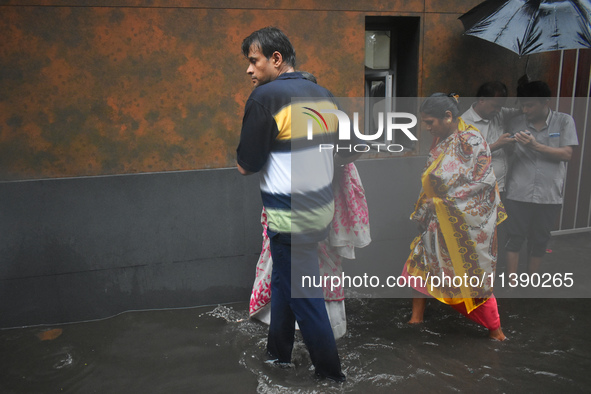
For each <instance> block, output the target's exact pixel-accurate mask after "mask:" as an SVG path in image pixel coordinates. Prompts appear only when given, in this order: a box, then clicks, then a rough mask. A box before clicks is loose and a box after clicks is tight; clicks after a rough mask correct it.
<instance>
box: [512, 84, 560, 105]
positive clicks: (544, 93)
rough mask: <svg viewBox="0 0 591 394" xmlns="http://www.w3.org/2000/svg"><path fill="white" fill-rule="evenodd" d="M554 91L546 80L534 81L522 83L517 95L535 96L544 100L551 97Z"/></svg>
mask: <svg viewBox="0 0 591 394" xmlns="http://www.w3.org/2000/svg"><path fill="white" fill-rule="evenodd" d="M551 96H552V91H551V90H550V87H549V86H548V84H547V83H546V82H542V81H533V82H528V83H525V84H523V85H520V86H519V87H518V88H517V97H534V98H540V99H542V101H545V100H546V99H548V98H550V97H551Z"/></svg>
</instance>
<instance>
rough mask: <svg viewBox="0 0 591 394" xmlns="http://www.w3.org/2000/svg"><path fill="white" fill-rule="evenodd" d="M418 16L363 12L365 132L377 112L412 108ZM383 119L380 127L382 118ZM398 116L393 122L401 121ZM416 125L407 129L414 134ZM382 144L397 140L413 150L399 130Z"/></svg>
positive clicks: (412, 143)
mask: <svg viewBox="0 0 591 394" xmlns="http://www.w3.org/2000/svg"><path fill="white" fill-rule="evenodd" d="M419 31H420V18H419V17H384V16H367V17H366V18H365V97H366V104H365V117H364V119H365V122H364V123H365V134H375V133H376V131H377V130H378V128H379V114H380V112H381V113H383V114H386V113H388V112H410V113H415V112H416V105H417V102H416V97H417V95H418V77H419V72H418V70H419ZM383 121H384V123H383V124H384V129H385V123H386V119H385V118H384V119H383ZM405 122H408V119H407V120H404V119H400V121H399V122H398V121H397V123H405ZM416 128H417V126H415V127H414V128H412V129H411V131H412V132H413V133H414V134H415V135H416ZM379 142H380V143H382V144H400V145H402V146H404V148H405V150H413V149H414V146H415V141H412V140H411V139H410V138H408V136H406V135H405V133H404V132H403V131H401V130H396V131H395V132H394V133H393V135H392V138H391V139H389V138H388V135H387V134H386V132H385V130H384V133H383V136H382V138H381V139H380V141H379Z"/></svg>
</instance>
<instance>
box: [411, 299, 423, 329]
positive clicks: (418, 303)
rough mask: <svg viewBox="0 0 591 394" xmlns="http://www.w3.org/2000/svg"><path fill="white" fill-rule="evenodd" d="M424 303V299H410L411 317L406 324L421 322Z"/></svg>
mask: <svg viewBox="0 0 591 394" xmlns="http://www.w3.org/2000/svg"><path fill="white" fill-rule="evenodd" d="M426 303H427V299H426V298H413V299H412V316H411V317H410V320H409V321H408V324H419V323H422V322H423V315H424V314H425V305H426Z"/></svg>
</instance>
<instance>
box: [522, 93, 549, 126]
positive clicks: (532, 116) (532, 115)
mask: <svg viewBox="0 0 591 394" xmlns="http://www.w3.org/2000/svg"><path fill="white" fill-rule="evenodd" d="M519 102H520V104H521V111H522V112H523V113H524V115H525V118H526V119H527V120H528V121H529V122H535V121H540V120H545V118H546V117H547V116H548V100H540V99H537V98H521V99H520V100H519Z"/></svg>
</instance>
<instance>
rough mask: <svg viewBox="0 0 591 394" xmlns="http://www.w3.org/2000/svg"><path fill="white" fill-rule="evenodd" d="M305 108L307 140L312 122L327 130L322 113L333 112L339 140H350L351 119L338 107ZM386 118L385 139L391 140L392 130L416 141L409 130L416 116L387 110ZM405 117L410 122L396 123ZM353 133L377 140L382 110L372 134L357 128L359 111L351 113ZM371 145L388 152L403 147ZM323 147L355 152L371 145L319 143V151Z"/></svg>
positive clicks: (310, 135) (379, 136) (381, 124)
mask: <svg viewBox="0 0 591 394" xmlns="http://www.w3.org/2000/svg"><path fill="white" fill-rule="evenodd" d="M304 108H305V109H306V110H308V111H310V112H304V114H306V115H308V116H309V117H310V118H311V119H308V128H307V138H308V140H312V139H313V138H314V132H313V127H314V122H316V123H317V124H318V125H319V126H320V128H321V129H322V130H323V131H325V132H326V131H328V124H327V122H326V120H325V119H324V117H323V116H322V114H333V115H335V116H336V117H337V119H338V121H339V141H351V120H350V119H349V116H348V115H347V114H346V113H345V112H343V111H340V110H338V109H323V110H321V111H316V110H314V109H312V108H309V107H304ZM385 118H386V127H385V130H386V139H387V141H392V134H393V131H394V130H400V131H402V132H403V133H404V134H405V135H406V136H407V137H408V138H409V139H410V140H411V141H417V137H415V136H414V134H413V133H411V132H410V129H411V128H413V127H414V126H416V124H417V117H416V116H415V115H413V114H411V113H408V112H387V113H385ZM401 118H402V119H407V120H410V122H406V123H397V120H398V119H401ZM353 133H354V134H355V136H356V137H357V138H358V139H359V140H362V141H377V140H379V139H380V138H382V136H383V135H384V112H379V113H378V130H377V131H376V132H375V133H374V134H364V133H363V132H362V131H360V130H359V113H358V112H354V113H353ZM371 146H374V147H375V148H377V150H378V151H380V148H381V149H382V150H387V151H388V152H393V153H396V152H402V150H403V149H404V147H403V146H402V145H400V144H388V145H385V146H384V144H378V143H372V144H371ZM323 149H326V150H330V149H336V150H337V152H338V151H340V150H346V151H349V152H351V151H355V152H368V151H369V150H370V149H371V147H370V144H368V143H365V144H349V145H348V146H347V145H341V144H339V145H337V146H336V147H335V145H334V144H319V151H322V150H323Z"/></svg>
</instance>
